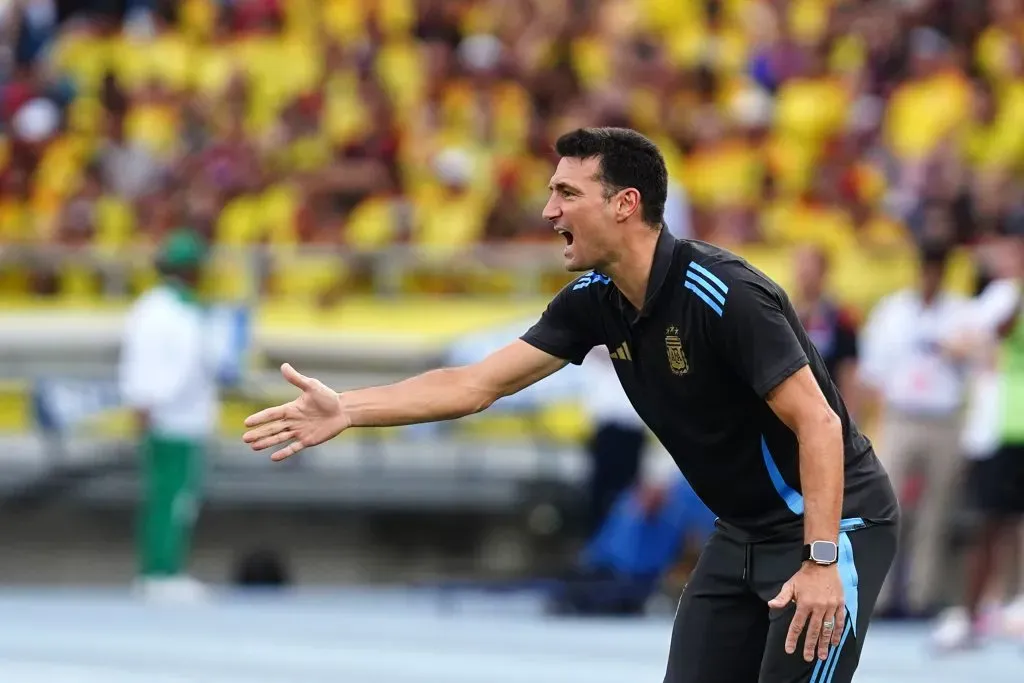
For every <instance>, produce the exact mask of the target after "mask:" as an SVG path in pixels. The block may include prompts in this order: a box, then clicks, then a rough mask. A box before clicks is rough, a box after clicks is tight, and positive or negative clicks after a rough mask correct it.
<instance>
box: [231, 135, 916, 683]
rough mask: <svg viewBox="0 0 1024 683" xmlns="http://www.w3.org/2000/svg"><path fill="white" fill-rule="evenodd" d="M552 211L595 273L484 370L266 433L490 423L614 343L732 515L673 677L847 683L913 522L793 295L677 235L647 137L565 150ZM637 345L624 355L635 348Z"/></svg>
mask: <svg viewBox="0 0 1024 683" xmlns="http://www.w3.org/2000/svg"><path fill="white" fill-rule="evenodd" d="M556 149H557V151H558V153H559V155H560V156H561V160H560V161H559V164H558V167H557V169H556V170H555V173H554V176H553V177H552V179H551V183H550V188H551V198H550V199H549V201H548V204H547V206H546V207H545V208H544V216H545V217H546V218H547V219H548V220H550V221H551V223H552V225H553V226H554V229H555V230H556V231H557V232H558V233H560V234H562V235H563V236H564V237H565V242H566V245H565V251H564V258H565V265H566V268H567V269H568V270H570V271H575V272H583V271H587V273H586V274H585V275H583V276H582V277H580V278H579V279H577V280H575V281H574V282H572V283H570V284H569V285H567V286H566V287H565V288H564V289H563V290H562V291H561V292H560V293H559V294H558V295H557V296H556V297H555V298H554V300H552V302H551V303H550V305H549V306H548V308H547V310H546V311H545V312H544V314H543V316H542V317H541V319H540V320H539V321H538V322H537V324H536V325H534V326H533V327H532V328H531V329H530V330H529V331H527V332H526V333H525V334H524V335H523V337H522V338H521V339H519V340H516V341H514V342H512V343H511V344H509V345H508V346H506V347H505V348H503V349H501V350H499V351H497V352H495V353H494V354H493V355H492V356H490V357H489V358H487V359H485V360H483V361H482V362H480V363H477V364H475V365H471V366H466V367H461V368H446V369H441V370H434V371H431V372H428V373H425V374H423V375H420V376H418V377H414V378H412V379H409V380H405V381H404V382H399V383H397V384H394V385H390V386H385V387H373V388H369V389H360V390H358V391H352V392H344V393H342V394H337V393H335V392H333V391H331V390H330V389H328V388H327V387H325V386H324V385H323V384H322V383H320V382H319V381H317V380H315V379H312V378H308V377H305V376H303V375H300V374H299V373H298V372H296V371H295V370H294V369H293V368H292V367H291V366H290V365H287V364H286V365H284V366H283V367H282V372H283V373H284V375H285V377H286V378H287V379H288V381H290V382H291V383H292V384H294V385H295V386H296V387H298V388H299V389H300V390H301V391H302V392H303V393H302V395H301V396H300V397H299V398H297V399H296V400H294V401H292V402H290V403H287V404H284V405H282V406H277V407H274V408H268V409H267V410H264V411H261V412H259V413H257V414H255V415H253V416H251V417H250V418H248V419H247V420H246V426H247V427H248V428H249V431H248V432H247V433H246V434H245V436H244V437H243V438H244V440H245V441H246V442H247V443H249V444H251V445H252V447H253V449H255V450H261V449H264V448H269V447H273V446H278V445H280V444H284V443H286V442H287V443H288V445H286V446H285V447H284V448H282V449H281V450H279V451H277V452H276V453H275V454H274V455H273V456H272V458H273V459H275V460H281V459H284V458H286V457H288V456H290V455H293V454H294V453H297V452H299V451H300V450H302V449H303V448H307V447H310V446H314V445H316V444H319V443H322V442H324V441H326V440H328V439H331V438H333V437H334V436H336V435H337V434H338V433H340V432H341V431H343V430H345V429H347V428H349V427H356V426H358V427H379V426H388V425H401V424H412V423H418V422H428V421H433V420H444V419H453V418H457V417H461V416H463V415H468V414H471V413H475V412H479V411H481V410H484V409H485V408H487V407H488V406H489V405H491V404H492V403H493V402H494V401H496V400H497V399H499V398H501V397H503V396H507V395H509V394H512V393H515V392H517V391H519V390H521V389H523V388H524V387H526V386H529V385H530V384H533V383H534V382H537V381H539V380H540V379H542V378H544V377H546V376H548V375H550V374H551V373H553V372H555V371H557V370H559V369H561V368H562V367H564V366H565V365H566V363H577V364H578V363H581V362H582V360H583V357H584V356H585V355H586V354H587V352H588V351H590V349H592V348H593V347H594V346H598V345H604V346H607V347H608V349H609V351H610V353H612V355H613V358H614V363H615V365H616V369H617V373H618V376H619V378H620V380H621V382H622V385H623V387H624V389H625V391H626V394H627V395H628V396H629V399H630V401H631V402H632V403H633V406H634V407H635V408H636V410H637V412H638V413H639V415H640V416H641V417H642V418H643V419H644V421H645V422H646V423H647V425H648V426H649V427H650V428H651V430H652V431H653V432H654V433H655V435H656V436H657V437H658V438H659V439H660V440H661V441H662V443H663V444H664V445H665V447H666V448H667V449H668V451H669V452H670V453H671V454H672V456H673V458H674V459H675V461H676V463H677V464H678V465H679V469H680V470H681V471H682V473H683V474H684V475H685V476H686V478H687V480H689V482H690V483H691V485H692V486H693V489H694V490H695V491H696V492H697V494H698V495H699V496H700V497H701V499H702V500H703V501H704V502H705V503H706V504H707V506H708V507H709V508H710V509H711V510H712V511H713V512H714V513H715V514H716V515H718V517H719V521H718V527H719V528H718V530H717V531H716V533H715V534H714V535H713V536H712V538H711V539H710V540H709V541H708V543H707V546H706V547H705V549H704V551H703V553H702V555H701V558H700V561H699V562H698V565H697V567H696V569H695V570H694V573H693V576H692V577H691V580H690V583H689V584H688V586H687V587H686V589H685V590H684V592H683V595H682V598H681V599H680V603H679V609H678V611H677V613H676V620H675V626H674V629H673V635H672V644H671V650H670V653H669V661H668V670H667V672H666V675H665V681H666V683H691V682H692V683H716V682H721V683H747V682H754V681H760V682H761V683H776V682H778V683H784V682H785V683H788V682H793V683H796V682H797V681H805V682H809V683H843V682H846V681H850V680H851V679H852V677H853V674H854V670H855V669H856V667H857V663H858V661H859V657H860V651H861V648H862V646H863V643H864V637H865V635H866V632H867V628H868V622H869V619H870V615H871V612H872V610H873V609H874V604H875V599H876V597H877V595H878V592H879V590H880V588H881V585H882V581H883V579H884V578H885V575H886V574H887V573H888V571H889V567H890V565H891V563H892V558H893V556H894V554H895V547H896V537H897V529H896V527H897V522H898V517H899V508H898V504H897V502H896V496H895V495H894V494H893V491H892V488H891V486H890V484H889V480H888V477H887V475H886V473H885V471H884V470H883V469H882V466H881V465H880V464H879V462H878V460H877V459H876V457H875V454H874V452H873V451H872V448H871V444H870V443H869V441H868V440H867V439H866V438H865V437H864V436H862V435H861V434H860V433H859V432H858V430H857V427H856V426H855V425H854V424H853V423H852V422H851V420H850V418H849V416H848V415H847V412H846V408H845V406H844V405H843V402H842V400H841V398H840V397H839V395H838V393H837V391H836V388H835V386H834V384H833V383H832V380H831V379H830V378H829V376H828V373H827V371H826V370H825V367H824V364H823V363H822V360H821V357H820V356H819V354H818V353H817V352H816V351H815V350H814V346H813V345H812V343H811V341H810V340H809V339H808V336H807V334H806V332H805V331H804V329H803V327H802V326H801V325H800V322H799V320H798V318H797V315H796V313H795V312H794V310H793V307H792V305H791V304H790V302H789V299H788V298H787V296H786V294H785V292H783V291H782V289H780V288H779V286H778V285H776V284H775V283H774V282H772V281H771V280H770V279H768V278H767V277H766V276H765V275H763V274H762V273H760V272H759V271H757V270H756V269H754V268H753V267H752V266H750V264H748V263H746V262H745V261H743V260H742V259H740V258H739V257H737V256H735V255H733V254H731V253H729V252H727V251H725V250H723V249H719V248H717V247H713V246H711V245H708V244H705V243H702V242H697V241H690V240H676V239H674V238H673V237H672V236H671V235H670V234H669V233H668V231H667V230H666V229H665V228H664V227H663V225H662V211H663V208H664V204H665V196H666V190H667V173H666V170H665V163H664V160H663V158H662V156H661V154H660V152H659V151H658V149H657V147H656V146H655V145H654V144H653V143H651V142H650V141H649V140H647V139H646V138H644V137H643V136H641V135H639V134H638V133H635V132H633V131H630V130H625V129H616V128H598V129H583V130H577V131H574V132H572V133H569V134H567V135H565V136H563V137H562V138H560V139H559V140H558V142H557V144H556ZM620 350H621V351H620Z"/></svg>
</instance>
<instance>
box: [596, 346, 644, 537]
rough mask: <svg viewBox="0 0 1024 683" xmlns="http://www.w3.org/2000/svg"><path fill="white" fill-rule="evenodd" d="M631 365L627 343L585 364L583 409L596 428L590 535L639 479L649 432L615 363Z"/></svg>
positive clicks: (601, 350)
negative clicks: (627, 394)
mask: <svg viewBox="0 0 1024 683" xmlns="http://www.w3.org/2000/svg"><path fill="white" fill-rule="evenodd" d="M631 362H633V354H632V350H631V349H630V348H629V344H628V343H623V344H622V345H621V346H620V347H619V348H617V349H608V348H607V347H604V346H598V347H596V348H594V349H593V350H592V351H591V352H590V353H589V354H588V355H587V356H586V358H584V360H583V388H584V390H583V403H584V408H585V410H586V412H587V414H588V415H589V416H590V418H591V420H592V422H593V425H594V432H593V434H592V436H591V438H590V441H589V443H588V445H587V452H588V455H589V457H590V479H589V482H588V492H587V493H588V501H589V503H588V505H589V507H588V515H587V533H588V535H593V534H595V533H596V532H597V531H598V529H600V528H601V525H602V524H603V523H604V521H605V519H606V518H607V516H608V512H609V511H610V510H611V508H612V506H613V505H614V504H615V502H616V501H617V500H618V498H619V496H620V495H621V494H622V493H623V492H624V491H626V490H627V489H629V488H630V487H632V486H634V485H635V484H636V483H637V481H638V478H639V475H640V465H641V459H642V457H643V451H644V447H645V445H646V441H647V431H646V427H645V426H644V423H643V421H642V420H641V419H640V417H639V416H638V415H637V413H636V410H635V409H634V408H633V405H632V404H631V403H630V402H629V399H628V398H627V397H626V392H624V391H623V390H622V385H621V384H620V382H619V379H618V375H616V373H615V363H631Z"/></svg>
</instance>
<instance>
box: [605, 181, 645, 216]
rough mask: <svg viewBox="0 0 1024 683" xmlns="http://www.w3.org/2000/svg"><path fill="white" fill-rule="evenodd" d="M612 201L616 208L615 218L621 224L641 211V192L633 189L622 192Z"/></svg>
mask: <svg viewBox="0 0 1024 683" xmlns="http://www.w3.org/2000/svg"><path fill="white" fill-rule="evenodd" d="M612 201H613V202H614V206H615V218H616V219H617V220H618V221H619V222H620V223H622V222H624V221H626V220H627V219H629V217H630V216H632V215H633V214H635V213H636V212H637V211H639V210H640V192H639V191H637V189H636V188H633V187H627V188H626V189H625V190H620V191H619V192H617V193H616V194H615V197H614V198H613V199H612Z"/></svg>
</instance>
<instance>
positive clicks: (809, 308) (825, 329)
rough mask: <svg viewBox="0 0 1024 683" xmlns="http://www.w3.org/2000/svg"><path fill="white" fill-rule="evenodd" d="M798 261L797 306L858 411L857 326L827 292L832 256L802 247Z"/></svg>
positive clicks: (845, 395)
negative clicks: (830, 257) (830, 258)
mask: <svg viewBox="0 0 1024 683" xmlns="http://www.w3.org/2000/svg"><path fill="white" fill-rule="evenodd" d="M795 265H796V289H795V290H794V292H793V295H792V299H793V306H794V308H796V312H797V314H798V315H799V316H800V321H801V322H802V323H803V326H804V329H806V330H807V334H808V335H809V336H810V338H811V342H812V343H813V344H814V347H815V348H816V349H817V350H818V353H820V354H821V357H822V359H823V360H824V361H825V367H826V368H827V369H828V372H829V375H831V376H832V379H833V381H835V383H836V386H837V388H838V389H839V393H840V395H841V396H842V397H843V400H844V401H845V402H846V403H847V406H848V408H849V410H850V411H851V412H852V413H854V414H856V405H857V399H856V385H857V381H856V372H857V326H856V324H855V323H854V321H853V319H852V316H851V314H850V313H849V311H846V310H844V309H843V308H842V307H841V306H839V305H838V304H837V303H836V302H835V301H833V300H832V299H831V298H829V297H828V296H827V294H826V283H827V282H828V268H829V260H828V256H827V254H826V253H825V252H824V251H823V250H821V249H817V248H814V247H811V246H806V247H802V248H800V249H798V250H797V256H796V264H795Z"/></svg>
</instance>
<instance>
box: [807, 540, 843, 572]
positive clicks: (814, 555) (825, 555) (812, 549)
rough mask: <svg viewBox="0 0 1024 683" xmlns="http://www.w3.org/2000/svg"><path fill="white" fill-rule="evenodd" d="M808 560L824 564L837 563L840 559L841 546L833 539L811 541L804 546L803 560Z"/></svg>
mask: <svg viewBox="0 0 1024 683" xmlns="http://www.w3.org/2000/svg"><path fill="white" fill-rule="evenodd" d="M807 560H810V561H811V562H813V563H814V564H818V565H822V566H828V565H830V564H835V563H836V562H838V561H839V546H838V545H836V544H835V543H833V542H832V541H811V542H810V543H808V544H806V545H805V546H804V556H803V558H802V559H801V562H806V561H807Z"/></svg>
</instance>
